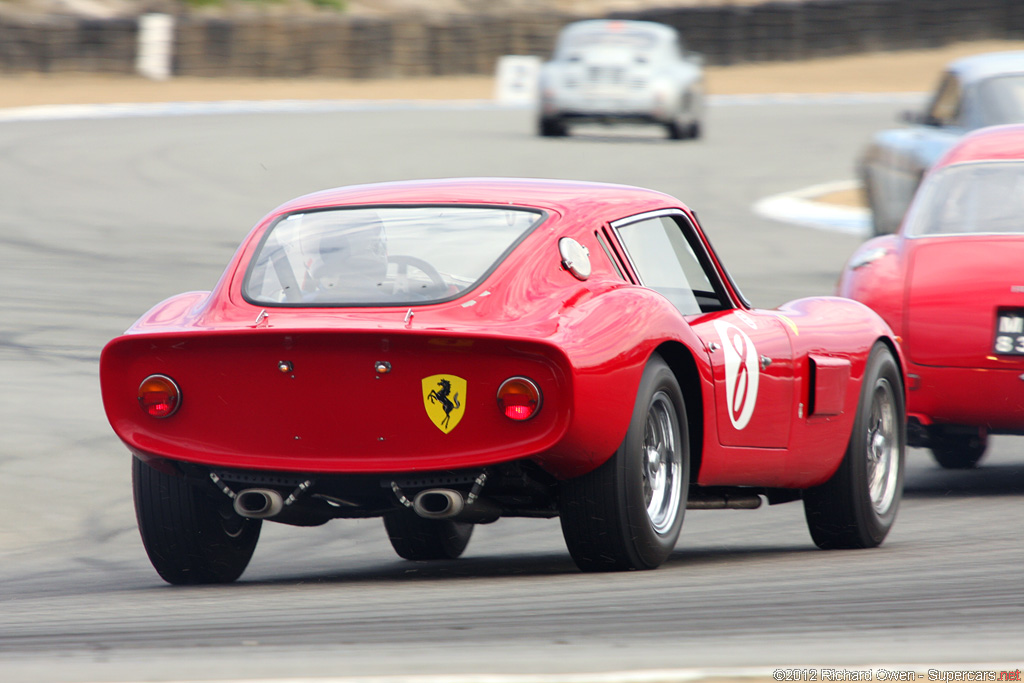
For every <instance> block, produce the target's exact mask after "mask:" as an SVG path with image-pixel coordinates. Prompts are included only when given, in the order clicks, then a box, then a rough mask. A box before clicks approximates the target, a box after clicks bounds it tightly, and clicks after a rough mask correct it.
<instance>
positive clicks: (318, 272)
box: [242, 206, 544, 306]
mask: <svg viewBox="0 0 1024 683" xmlns="http://www.w3.org/2000/svg"><path fill="white" fill-rule="evenodd" d="M543 219H544V214H543V213H541V212H539V211H534V210H529V209H521V208H508V207H477V206H399V207H395V206H379V207H378V206H375V207H353V208H349V207H346V208H336V209H320V210H316V211H309V212H302V213H292V214H289V215H286V216H282V217H281V218H280V219H278V220H277V221H276V222H275V223H274V225H272V226H271V227H270V229H269V230H268V231H267V233H266V235H265V236H264V237H263V239H262V241H261V243H260V246H259V248H258V249H257V251H256V253H255V254H254V255H253V259H252V261H251V263H250V264H249V268H248V270H247V272H246V277H245V282H244V284H243V289H242V291H243V294H244V296H245V298H246V299H247V300H249V301H251V302H253V303H257V304H260V305H271V306H274V305H276V306H388V305H396V306H397V305H407V304H411V303H425V302H431V301H441V300H445V299H450V298H453V297H455V296H458V295H459V294H461V293H462V292H464V291H465V290H467V289H470V288H471V287H473V286H474V285H475V284H476V283H477V282H479V281H480V280H482V279H483V278H484V277H485V276H486V275H487V274H488V273H489V272H490V271H491V270H492V269H493V268H494V267H495V266H496V265H497V264H498V263H500V261H501V259H502V257H503V256H504V255H505V254H506V253H507V252H508V251H509V250H510V249H511V248H512V247H513V246H515V244H516V243H517V242H518V241H519V240H521V239H522V238H523V237H524V236H525V235H526V234H528V233H529V232H530V231H531V230H532V229H533V228H534V227H536V226H537V225H538V224H539V223H540V222H541V221H542V220H543Z"/></svg>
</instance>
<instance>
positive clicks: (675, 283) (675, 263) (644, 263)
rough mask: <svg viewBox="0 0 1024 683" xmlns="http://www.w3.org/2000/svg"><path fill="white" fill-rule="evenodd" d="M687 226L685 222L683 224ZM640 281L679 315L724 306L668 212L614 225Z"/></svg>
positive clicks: (719, 293) (710, 280) (716, 289)
mask: <svg viewBox="0 0 1024 683" xmlns="http://www.w3.org/2000/svg"><path fill="white" fill-rule="evenodd" d="M687 227H688V226H687ZM616 232H617V233H618V235H619V239H620V240H621V242H622V244H623V246H625V248H626V252H627V255H628V257H629V260H630V262H631V263H632V265H633V270H634V271H636V273H637V275H639V276H640V279H641V284H642V285H643V286H645V287H649V288H651V289H653V290H655V291H656V292H658V293H659V294H662V295H663V296H664V297H665V298H667V299H668V300H669V301H671V302H672V304H673V305H674V306H675V307H676V308H677V309H678V310H679V312H680V313H682V314H683V315H696V314H699V313H707V312H708V311H717V310H722V309H723V308H727V307H728V306H727V304H726V299H725V297H724V296H723V295H722V293H721V289H720V288H716V287H715V286H714V284H713V282H714V281H715V280H716V279H717V278H715V279H713V278H712V277H709V275H708V272H707V270H705V266H704V263H703V262H702V259H700V258H699V257H698V256H697V252H696V251H695V249H694V245H693V244H691V243H690V241H689V240H688V239H687V235H686V234H685V233H684V229H683V227H682V226H681V225H680V224H679V223H677V222H676V221H675V219H673V218H672V217H671V216H657V217H654V218H647V219H643V220H640V221H637V222H634V223H628V224H625V225H620V226H618V227H616Z"/></svg>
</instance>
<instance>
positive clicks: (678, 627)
mask: <svg viewBox="0 0 1024 683" xmlns="http://www.w3.org/2000/svg"><path fill="white" fill-rule="evenodd" d="M905 106H906V102H905V98H904V99H901V98H898V97H890V98H886V97H881V98H879V99H863V98H846V97H830V98H807V99H799V100H776V99H773V98H760V99H756V98H755V99H742V98H736V99H732V100H729V99H723V100H719V101H716V103H715V104H714V105H713V106H712V107H711V108H710V109H709V113H708V120H707V123H706V127H705V131H706V135H705V137H704V138H703V139H701V140H699V141H696V142H670V141H667V140H665V139H663V135H662V132H661V131H660V130H658V129H628V128H627V129H617V128H609V129H605V128H589V129H587V130H585V131H583V130H581V131H580V132H579V134H578V135H575V136H573V137H571V138H568V139H541V138H538V137H536V136H535V135H534V123H533V116H532V113H531V112H530V111H528V110H526V109H501V108H497V107H493V106H487V105H472V104H469V105H457V106H456V105H451V106H449V105H445V104H434V105H430V106H425V105H424V106H413V105H408V106H395V105H389V106H381V107H374V106H368V105H367V106H364V107H355V108H350V109H349V110H345V108H339V109H338V110H335V111H322V112H316V113H302V112H301V111H294V112H286V113H237V114H227V113H221V114H208V115H187V116H131V117H123V118H93V119H90V118H86V119H77V120H76V119H72V120H44V121H32V120H28V121H14V120H9V121H6V122H2V123H0V254H2V255H0V292H2V299H0V300H2V303H0V491H2V498H0V510H2V511H3V523H2V526H0V680H2V681H5V682H7V683H12V682H15V681H32V682H39V683H45V682H47V681H123V680H154V681H166V680H218V679H227V678H234V679H258V678H276V679H289V680H294V679H297V678H314V677H334V678H344V677H357V676H368V675H388V676H390V678H387V679H381V680H403V681H405V680H433V681H449V680H473V681H486V680H491V679H487V678H486V677H485V676H482V675H481V674H523V675H525V674H542V675H541V676H538V677H535V678H530V679H529V680H531V681H549V680H550V681H555V680H580V681H599V680H608V681H612V680H615V681H625V680H641V679H643V680H651V681H653V680H659V681H669V680H686V679H687V677H688V676H689V677H692V676H693V675H695V674H693V671H692V670H694V669H695V670H697V671H698V674H699V672H702V671H703V672H710V673H711V675H717V676H728V675H733V674H735V675H745V674H749V673H751V672H752V671H753V672H756V671H759V670H763V671H764V672H765V675H767V677H768V680H771V675H770V672H771V670H772V669H773V668H775V667H778V666H785V667H822V666H827V667H834V668H839V669H841V670H843V671H852V672H855V673H856V672H858V671H859V672H863V671H865V670H866V671H868V672H869V673H872V674H873V675H874V680H878V679H879V667H886V670H893V669H908V670H909V669H910V668H915V669H916V670H923V669H925V668H935V669H937V670H941V671H959V670H965V669H984V670H989V669H992V668H993V667H994V666H1002V665H1008V664H1013V663H1014V662H1016V664H1014V666H1020V664H1019V663H1020V661H1021V659H1022V658H1024V440H1021V439H1018V438H1009V437H1004V438H996V439H994V446H993V448H992V449H991V452H990V453H989V455H988V456H987V457H986V459H985V460H984V461H983V462H982V466H981V467H980V468H979V469H978V470H976V471H969V472H947V471H942V470H940V469H939V468H938V467H937V466H935V465H933V463H932V461H931V458H930V456H929V454H928V453H927V452H926V451H918V450H912V451H910V452H909V454H908V462H909V470H908V476H907V490H906V497H905V498H904V501H903V505H902V508H901V510H900V514H899V518H898V520H897V523H896V526H895V528H894V530H893V532H892V533H891V534H890V536H889V538H888V540H887V541H886V543H885V544H884V545H883V546H882V547H881V548H879V549H876V550H868V551H835V552H824V551H820V550H817V549H816V548H815V547H814V545H813V544H812V542H811V539H810V536H809V534H808V532H807V530H806V527H805V523H804V519H803V510H802V507H801V506H800V505H799V504H798V503H795V504H787V505H781V506H777V507H771V508H768V507H764V508H762V509H759V510H756V511H692V510H691V511H689V512H688V513H687V515H686V523H685V525H684V529H683V534H682V537H681V539H680V542H679V545H678V546H677V549H676V551H675V553H674V555H673V556H672V557H671V558H670V560H669V561H668V562H667V563H666V564H665V565H664V566H662V567H661V568H660V569H658V570H656V571H651V572H636V573H626V574H603V575H585V574H581V573H580V572H578V571H577V570H576V568H575V566H574V565H573V563H572V561H571V560H570V558H569V555H568V552H567V551H566V549H565V546H564V544H563V541H562V538H561V533H560V529H559V525H558V521H557V520H502V521H499V522H497V523H496V524H493V525H488V526H482V527H479V528H478V529H477V531H476V535H475V537H474V539H473V541H472V542H471V543H470V546H469V549H468V551H467V553H466V555H465V557H464V558H463V559H461V560H458V561H453V562H441V563H430V564H422V563H410V562H406V561H403V560H400V559H399V558H398V557H397V556H396V555H395V554H394V552H393V551H392V550H391V547H390V545H389V544H388V542H387V539H386V537H385V533H384V529H383V525H382V524H381V522H380V521H379V520H362V521H355V522H346V521H336V522H333V523H330V524H328V525H326V526H322V527H316V528H306V529H304V528H294V527H285V526H281V525H274V524H268V525H265V526H264V533H263V537H262V540H261V541H260V546H259V547H258V548H257V550H256V554H255V557H254V559H253V561H252V563H251V565H250V567H249V569H248V571H247V572H246V573H245V574H244V575H243V577H242V580H241V581H239V582H238V583H237V584H234V585H229V586H216V587H198V588H176V587H171V586H168V585H166V584H164V583H163V582H162V581H161V580H160V579H159V577H158V576H157V575H156V573H155V572H154V571H153V569H152V568H151V566H150V564H149V562H148V560H147V558H146V556H145V553H144V551H143V548H142V543H141V541H140V539H139V535H138V532H137V530H136V527H135V519H134V512H133V508H132V501H131V487H130V456H129V455H128V453H127V451H126V449H125V448H124V447H123V446H122V445H121V443H120V442H119V441H118V440H117V438H116V437H115V436H114V434H113V432H112V431H111V429H110V427H109V426H108V424H107V422H106V419H105V417H104V415H103V410H102V406H101V403H100V396H99V386H98V379H97V364H98V358H99V353H100V349H101V348H102V346H103V345H104V344H105V343H106V342H107V341H108V340H109V339H111V338H112V337H114V336H116V335H118V334H119V333H121V332H122V331H123V330H124V329H125V328H126V327H128V325H130V324H131V322H132V321H133V320H134V319H135V318H137V317H138V316H140V315H141V314H142V313H144V312H145V311H146V310H148V309H149V308H150V307H151V306H152V305H154V304H156V303H157V302H159V301H160V300H162V299H164V298H165V297H167V296H170V295H172V294H175V293H178V292H182V291H186V290H195V289H209V288H211V287H212V286H213V285H214V283H215V282H216V280H217V278H218V277H219V276H220V273H221V270H222V268H223V267H224V266H225V264H226V263H227V261H228V259H229V258H230V256H231V254H232V253H233V250H234V249H235V247H236V245H237V244H238V243H239V241H240V240H241V239H242V237H243V236H244V235H245V234H246V232H247V231H248V230H249V228H250V227H251V226H252V225H253V224H254V222H255V221H256V220H258V219H259V218H260V217H261V216H262V215H263V214H264V213H265V212H267V211H269V210H270V209H271V208H273V207H274V206H276V205H277V204H278V203H280V202H282V201H284V200H286V199H289V198H291V197H293V196H296V195H299V194H303V193H306V192H310V191H313V190H317V189H321V188H326V187H332V186H337V185H345V184H351V183H362V182H371V181H379V180H389V179H406V178H423V177H443V176H468V175H474V176H475V175H483V176H535V177H557V178H577V179H586V180H601V181H613V182H622V183H629V184H635V185H642V186H648V187H652V188H656V189H659V190H663V191H666V192H669V193H671V194H674V195H676V196H679V197H680V198H682V199H683V200H684V201H686V202H687V203H688V204H689V205H690V206H691V207H693V208H694V209H695V210H696V212H697V213H698V215H699V217H700V219H701V220H702V222H703V224H704V226H705V229H706V231H707V232H708V233H709V235H710V237H711V239H712V240H713V242H714V243H715V245H716V247H717V248H718V250H719V252H720V254H721V255H722V257H723V259H724V261H725V263H726V264H727V265H728V266H729V267H730V269H731V271H732V273H733V275H734V277H735V279H736V280H737V281H738V283H739V284H740V286H741V288H742V289H743V290H744V291H745V293H746V294H747V296H748V297H749V298H750V299H751V300H752V301H753V302H754V303H755V304H756V305H759V306H762V307H771V306H774V305H777V304H780V303H782V302H784V301H786V300H789V299H792V298H796V297H800V296H806V295H815V294H829V293H831V290H832V286H833V283H834V282H835V279H836V276H837V274H838V272H839V270H840V268H841V267H842V265H843V263H844V260H845V258H846V256H847V255H848V254H849V253H850V252H851V251H852V250H853V249H854V247H855V246H856V245H857V244H859V242H860V240H861V238H860V237H858V236H855V235H849V234H837V233H833V232H829V231H825V230H816V229H814V228H809V227H798V226H794V225H787V224H784V223H780V222H774V221H770V220H767V219H764V218H760V217H758V216H757V215H756V214H755V213H754V212H753V211H752V208H751V207H752V206H753V205H754V203H755V202H756V201H758V200H759V199H761V198H764V197H766V196H770V195H774V194H777V193H781V192H787V191H791V190H796V189H799V188H803V187H807V186H809V185H814V184H817V183H822V182H826V181H834V180H844V179H849V178H852V177H853V163H854V158H855V156H856V154H857V152H858V151H859V149H860V148H861V147H862V145H863V144H864V143H865V141H866V140H867V138H868V136H869V135H870V134H871V133H872V132H873V131H875V130H877V129H879V128H882V127H885V126H888V125H890V124H891V123H892V122H893V120H894V117H895V115H896V113H897V112H898V111H899V110H900V109H901V108H904V107H905ZM1022 389H1024V387H1022ZM595 398H596V397H595ZM736 667H753V669H748V668H744V669H742V670H740V671H739V673H737V672H736V671H734V669H735V668H736ZM680 670H687V671H689V673H685V672H684V673H679V671H680ZM654 671H661V672H662V673H658V674H655V673H650V672H654ZM814 671H815V672H816V674H817V676H818V680H822V676H821V670H819V669H814ZM610 672H611V673H610ZM614 672H626V673H614ZM673 672H675V673H673ZM421 674H436V675H439V676H438V677H437V678H433V679H421V678H415V677H416V676H418V675H421ZM455 674H477V675H476V676H470V677H463V678H454V675H455ZM568 674H587V676H585V677H582V678H572V677H566V676H567V675H568ZM699 675H704V674H699ZM602 676H604V677H603V678H602ZM631 676H632V678H630V677H631ZM643 676H647V678H642V677H643ZM493 680H507V679H493ZM798 680H807V678H806V677H805V678H803V679H798ZM922 680H925V679H922Z"/></svg>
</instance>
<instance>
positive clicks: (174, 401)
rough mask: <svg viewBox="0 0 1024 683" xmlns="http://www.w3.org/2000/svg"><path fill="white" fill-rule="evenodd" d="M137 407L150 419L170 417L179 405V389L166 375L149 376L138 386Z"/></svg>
mask: <svg viewBox="0 0 1024 683" xmlns="http://www.w3.org/2000/svg"><path fill="white" fill-rule="evenodd" d="M139 405H140V406H141V407H142V409H143V410H144V411H145V412H146V414H147V415H150V416H152V417H170V416H171V415H174V412H175V411H176V410H178V407H179V406H180V405H181V389H179V388H178V385H177V384H175V382H174V380H173V379H171V378H170V377H168V376H167V375H150V376H149V377H147V378H146V379H144V380H142V384H140V385H139Z"/></svg>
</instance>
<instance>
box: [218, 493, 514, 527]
mask: <svg viewBox="0 0 1024 683" xmlns="http://www.w3.org/2000/svg"><path fill="white" fill-rule="evenodd" d="M284 507H285V501H284V497H282V496H281V494H280V493H278V492H277V491H275V490H274V489H245V490H243V491H239V492H238V493H237V494H235V501H234V508H235V512H236V513H238V514H239V515H241V516H242V517H247V518H249V519H269V518H271V517H276V516H277V515H279V514H280V513H281V511H282V510H284ZM412 509H413V511H414V512H415V513H416V514H417V515H419V516H420V517H423V518H424V519H449V520H452V521H455V522H472V523H474V524H487V523H488V522H493V521H495V520H496V519H498V517H500V516H501V508H499V507H498V506H497V505H495V504H494V503H492V502H490V501H488V500H486V499H484V498H478V497H476V496H473V495H472V494H470V495H469V496H467V495H465V494H463V493H461V492H460V491H456V490H454V489H427V490H425V491H420V492H419V493H417V494H416V495H415V496H414V497H413V500H412Z"/></svg>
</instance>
